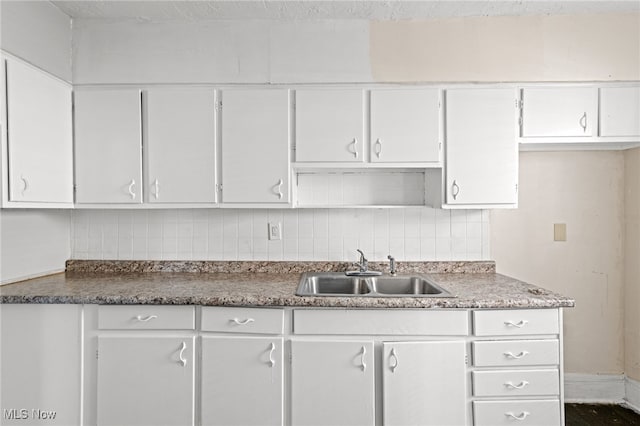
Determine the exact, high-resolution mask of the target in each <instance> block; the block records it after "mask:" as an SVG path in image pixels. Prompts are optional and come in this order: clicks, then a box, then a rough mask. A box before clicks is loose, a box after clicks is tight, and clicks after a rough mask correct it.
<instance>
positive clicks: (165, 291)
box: [0, 260, 574, 308]
mask: <svg viewBox="0 0 640 426" xmlns="http://www.w3.org/2000/svg"><path fill="white" fill-rule="evenodd" d="M348 267H349V265H348V264H345V263H336V262H159V261H158V262H136V261H76V260H73V261H69V262H67V270H66V272H64V273H59V274H54V275H49V276H45V277H41V278H34V279H31V280H27V281H22V282H19V283H14V284H9V285H4V286H2V287H0V303H84V304H160V305H205V306H271V307H276V306H293V307H342V308H555V307H572V306H574V300H573V299H571V298H568V297H565V296H562V295H559V294H556V293H553V292H551V291H548V290H545V289H542V288H540V287H536V286H533V285H531V284H527V283H524V282H522V281H519V280H516V279H514V278H510V277H507V276H505V275H501V274H497V273H495V264H494V263H493V262H402V263H399V270H398V273H399V274H403V273H420V274H425V275H427V276H428V277H429V278H431V279H432V280H433V281H435V282H436V283H437V284H438V285H440V286H441V287H443V288H445V289H446V290H448V291H449V292H451V293H452V294H454V295H455V296H456V297H454V298H437V297H434V298H430V297H422V298H419V297H398V298H394V297H300V296H296V295H295V291H296V288H297V286H298V282H299V280H300V274H301V273H302V272H306V271H340V270H345V269H346V268H348ZM370 267H371V269H374V270H375V269H378V270H384V268H385V267H386V265H385V264H384V263H375V262H371V263H370ZM161 271H162V272H161Z"/></svg>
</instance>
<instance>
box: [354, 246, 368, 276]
mask: <svg viewBox="0 0 640 426" xmlns="http://www.w3.org/2000/svg"><path fill="white" fill-rule="evenodd" d="M356 251H357V252H358V253H360V261H359V262H357V263H356V262H354V263H353V264H354V265H356V266H357V267H358V268H359V269H360V272H361V273H364V272H367V270H368V269H369V261H368V260H367V258H366V257H364V253H363V252H362V250H360V249H356Z"/></svg>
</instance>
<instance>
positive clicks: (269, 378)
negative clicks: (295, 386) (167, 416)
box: [201, 337, 284, 426]
mask: <svg viewBox="0 0 640 426" xmlns="http://www.w3.org/2000/svg"><path fill="white" fill-rule="evenodd" d="M283 346H284V345H283V339H282V338H269V337H240V338H238V337H203V338H202V372H201V375H202V387H201V389H202V391H201V392H202V399H201V407H202V408H201V412H202V425H206V426H212V425H219V426H233V425H236V426H249V425H255V426H267V425H282V424H283V379H282V377H283V376H282V374H283V356H282V350H283Z"/></svg>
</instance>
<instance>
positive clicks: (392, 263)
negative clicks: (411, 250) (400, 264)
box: [387, 255, 396, 277]
mask: <svg viewBox="0 0 640 426" xmlns="http://www.w3.org/2000/svg"><path fill="white" fill-rule="evenodd" d="M387 259H389V274H391V276H392V277H395V276H396V259H395V258H394V257H393V256H391V255H389V256H387Z"/></svg>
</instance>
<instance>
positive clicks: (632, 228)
mask: <svg viewBox="0 0 640 426" xmlns="http://www.w3.org/2000/svg"><path fill="white" fill-rule="evenodd" d="M624 171H625V210H624V218H625V233H624V242H625V243H624V250H625V268H624V282H625V289H624V301H625V310H624V312H625V334H624V335H625V372H626V374H627V375H628V376H629V377H631V378H632V379H635V380H640V148H636V149H633V150H629V151H627V152H626V153H625V163H624Z"/></svg>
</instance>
